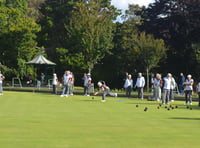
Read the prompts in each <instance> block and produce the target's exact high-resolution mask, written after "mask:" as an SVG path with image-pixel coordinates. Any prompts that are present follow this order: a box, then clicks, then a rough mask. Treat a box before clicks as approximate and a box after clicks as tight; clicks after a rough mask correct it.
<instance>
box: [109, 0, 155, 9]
mask: <svg viewBox="0 0 200 148" xmlns="http://www.w3.org/2000/svg"><path fill="white" fill-rule="evenodd" d="M153 1H154V0H111V4H112V5H114V6H115V7H117V8H118V9H122V10H126V9H128V4H138V5H140V6H148V4H149V3H152V2H153Z"/></svg>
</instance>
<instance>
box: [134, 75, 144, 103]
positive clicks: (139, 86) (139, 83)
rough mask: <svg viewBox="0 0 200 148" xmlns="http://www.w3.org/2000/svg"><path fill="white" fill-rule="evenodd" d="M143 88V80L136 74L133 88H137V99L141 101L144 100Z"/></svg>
mask: <svg viewBox="0 0 200 148" xmlns="http://www.w3.org/2000/svg"><path fill="white" fill-rule="evenodd" d="M144 86H145V79H144V77H143V76H142V73H138V78H137V81H136V84H135V88H136V87H137V89H138V98H139V99H143V98H144V91H143V88H144Z"/></svg>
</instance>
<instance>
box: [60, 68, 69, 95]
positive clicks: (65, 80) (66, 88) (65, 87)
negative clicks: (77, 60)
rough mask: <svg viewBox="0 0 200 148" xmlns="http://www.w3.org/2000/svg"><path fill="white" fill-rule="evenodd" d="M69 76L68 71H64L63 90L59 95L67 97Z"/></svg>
mask: <svg viewBox="0 0 200 148" xmlns="http://www.w3.org/2000/svg"><path fill="white" fill-rule="evenodd" d="M69 77H70V71H69V70H67V71H65V73H64V75H63V91H62V94H61V96H60V97H64V96H65V97H67V96H68V95H69V94H68V81H69Z"/></svg>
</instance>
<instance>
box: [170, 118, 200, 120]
mask: <svg viewBox="0 0 200 148" xmlns="http://www.w3.org/2000/svg"><path fill="white" fill-rule="evenodd" d="M169 119H175V120H200V118H188V117H172V118H169Z"/></svg>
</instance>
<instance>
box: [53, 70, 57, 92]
mask: <svg viewBox="0 0 200 148" xmlns="http://www.w3.org/2000/svg"><path fill="white" fill-rule="evenodd" d="M52 85H53V94H57V85H58V78H57V75H56V73H54V74H53V81H52Z"/></svg>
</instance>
